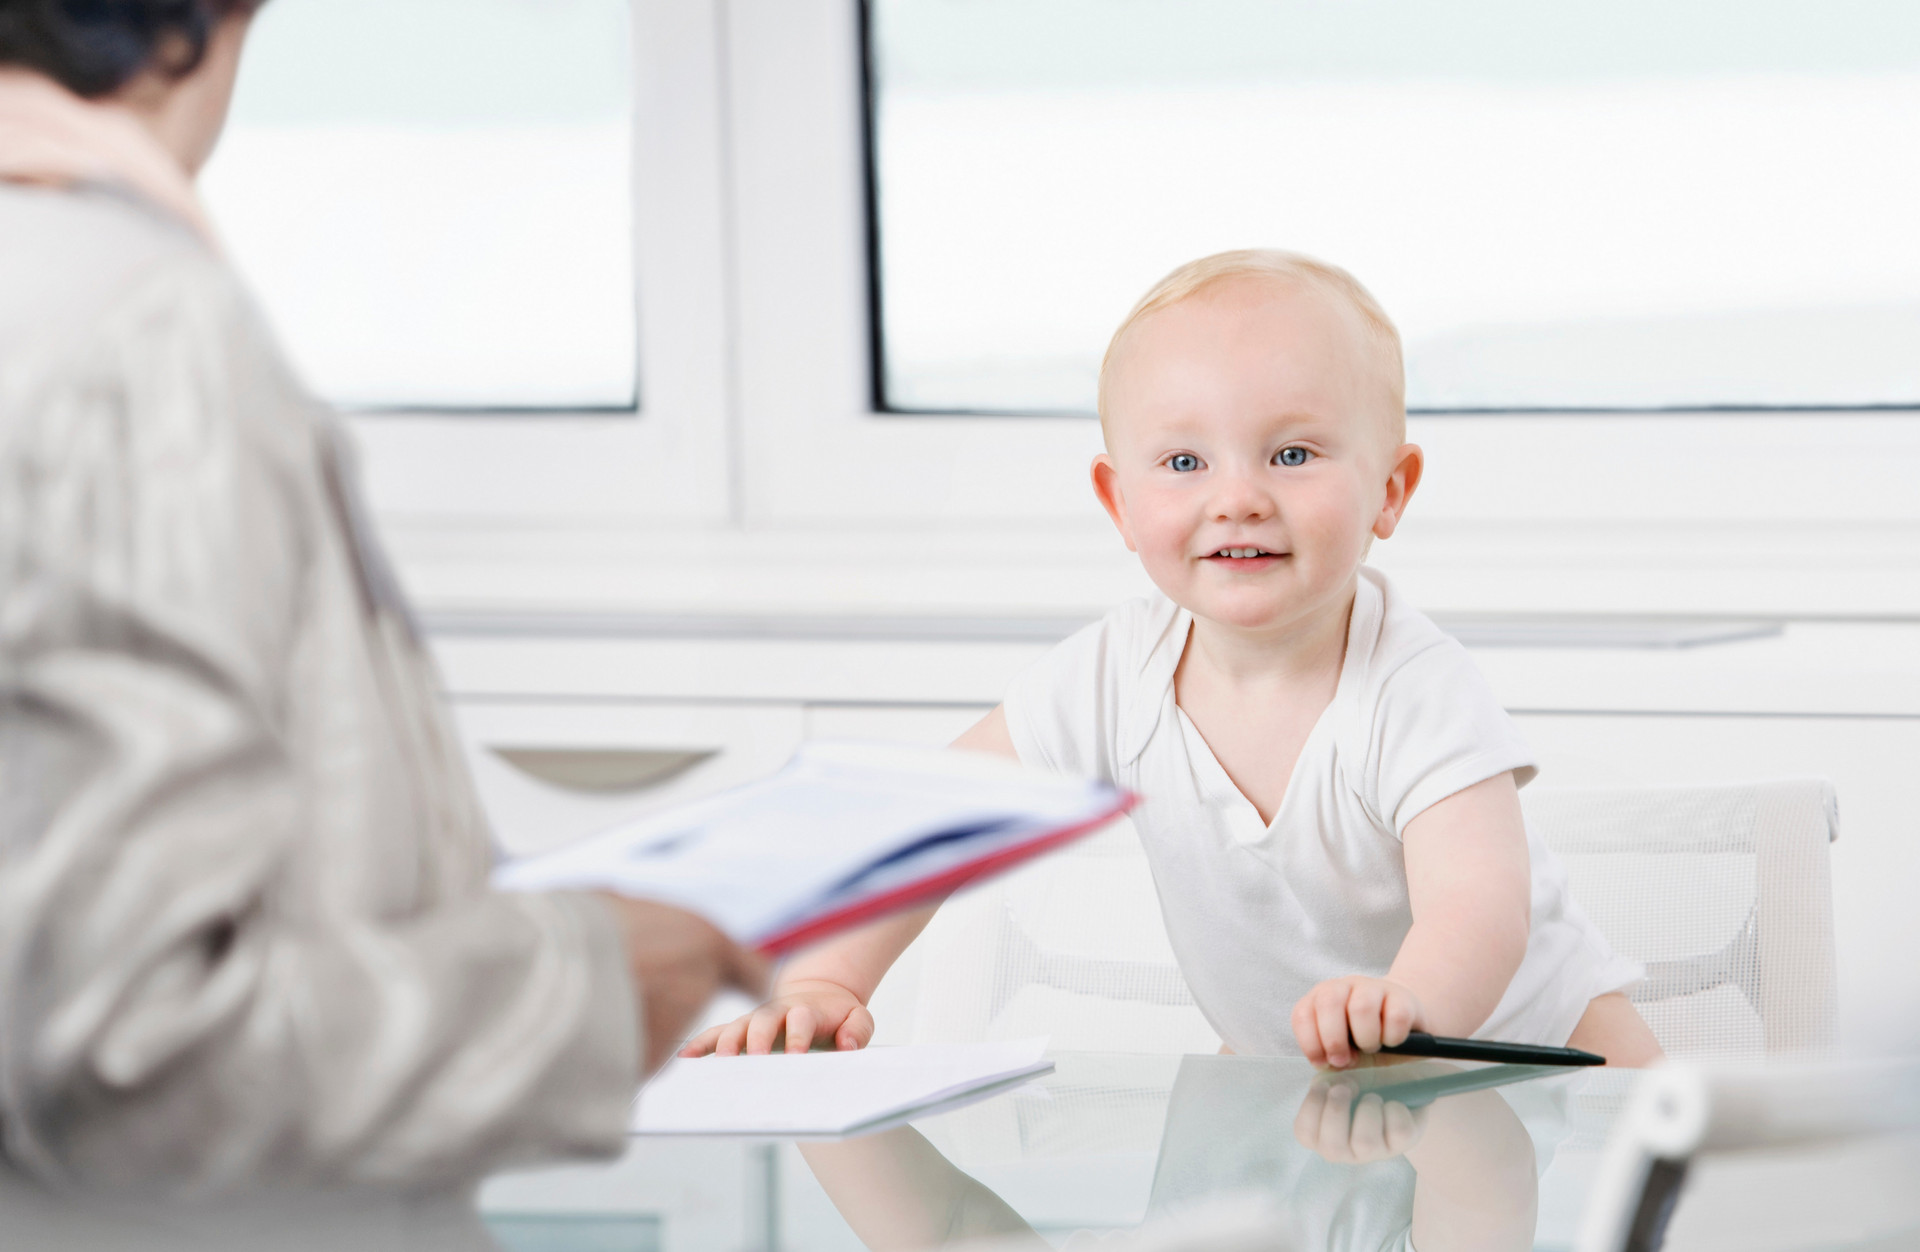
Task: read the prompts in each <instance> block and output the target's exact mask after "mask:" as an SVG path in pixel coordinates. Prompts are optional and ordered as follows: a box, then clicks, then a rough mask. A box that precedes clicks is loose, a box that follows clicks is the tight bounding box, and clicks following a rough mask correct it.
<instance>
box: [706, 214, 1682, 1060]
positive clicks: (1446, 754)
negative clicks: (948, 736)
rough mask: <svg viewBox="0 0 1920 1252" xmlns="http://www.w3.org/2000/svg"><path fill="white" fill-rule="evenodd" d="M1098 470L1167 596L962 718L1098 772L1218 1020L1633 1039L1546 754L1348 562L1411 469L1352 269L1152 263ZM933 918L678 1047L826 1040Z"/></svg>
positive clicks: (1256, 259) (1395, 365)
mask: <svg viewBox="0 0 1920 1252" xmlns="http://www.w3.org/2000/svg"><path fill="white" fill-rule="evenodd" d="M1100 418H1101V425H1102V431H1103V433H1104V435H1105V437H1106V448H1107V451H1106V452H1105V453H1104V454H1103V455H1101V456H1099V457H1097V458H1095V460H1094V463H1093V489H1094V492H1095V493H1096V494H1097V495H1098V496H1099V498H1100V502H1101V504H1103V505H1104V506H1105V507H1106V510H1107V512H1108V514H1110V515H1111V516H1112V518H1113V522H1114V525H1115V526H1116V527H1118V528H1119V531H1120V534H1121V536H1122V537H1123V538H1124V539H1125V540H1126V543H1127V547H1128V548H1130V549H1131V550H1133V551H1134V552H1136V553H1138V554H1139V557H1140V561H1141V564H1142V565H1143V566H1144V567H1145V568H1146V572H1147V574H1148V576H1149V577H1150V578H1151V579H1152V580H1153V582H1154V585H1155V586H1156V587H1158V588H1159V590H1160V592H1161V594H1160V595H1156V596H1152V597H1149V598H1147V599H1144V600H1138V601H1135V602H1132V603H1129V604H1125V605H1122V606H1121V607H1120V608H1118V609H1115V610H1114V611H1113V612H1112V613H1109V614H1108V615H1107V616H1106V617H1105V618H1104V619H1102V620H1101V621H1099V622H1097V623H1095V624H1093V625H1092V626H1089V627H1087V628H1086V629H1084V630H1082V631H1080V632H1079V633H1078V634H1076V635H1074V636H1073V637H1071V638H1069V639H1067V640H1066V641H1065V642H1063V643H1062V644H1060V645H1059V647H1057V648H1055V649H1054V650H1053V651H1052V652H1051V653H1050V654H1049V655H1048V656H1047V657H1045V658H1044V659H1043V660H1041V661H1040V662H1039V663H1038V664H1037V665H1035V666H1034V667H1033V668H1032V669H1030V670H1028V671H1027V672H1026V673H1025V674H1023V675H1021V676H1020V677H1019V678H1018V679H1017V680H1015V682H1014V684H1013V687H1012V688H1011V690H1009V691H1008V693H1007V696H1006V699H1005V702H1004V703H1002V704H1001V705H1000V707H999V708H997V709H995V710H994V711H993V712H992V713H990V714H988V715H987V716H986V717H985V718H983V719H982V720H981V721H980V722H979V724H978V725H976V726H974V727H973V728H972V729H971V730H969V731H967V733H966V734H964V735H962V736H961V737H960V738H959V739H958V740H957V741H956V742H955V746H956V747H961V748H972V749H978V750H985V751H992V752H1001V753H1005V754H1007V755H1010V756H1016V757H1018V758H1019V759H1020V760H1021V761H1023V762H1025V763H1027V764H1028V765H1033V766H1039V767H1042V768H1046V769H1051V770H1057V771H1062V772H1067V773H1074V774H1083V775H1097V776H1099V777H1102V778H1107V779H1111V780H1113V781H1114V782H1116V783H1119V784H1120V785H1122V786H1124V787H1127V788H1129V789H1130V790H1132V791H1135V792H1137V793H1138V794H1140V795H1141V796H1143V797H1145V800H1144V802H1143V803H1142V804H1141V806H1140V807H1139V808H1138V809H1136V810H1135V812H1134V815H1133V821H1134V825H1135V827H1136V829H1137V830H1138V831H1139V834H1140V839H1141V842H1142V843H1143V844H1144V845H1145V848H1146V853H1147V858H1148V861H1149V863H1150V865H1151V867H1152V870H1153V877H1154V882H1155V885H1156V887H1157V888H1158V891H1159V895H1160V903H1161V908H1162V910H1163V912H1164V914H1165V919H1166V926H1167V932H1168V935H1169V936H1170V938H1171V939H1172V942H1173V949H1174V952H1175V954H1176V955H1177V956H1178V958H1179V962H1180V968H1181V971H1182V972H1183V973H1184V974H1185V976H1186V979H1187V983H1188V985H1189V986H1190V988H1191V989H1192V992H1193V997H1194V999H1195V1001H1196V1002H1197V1003H1198V1004H1199V1006H1200V1008H1201V1010H1202V1011H1203V1012H1204V1013H1205V1014H1206V1016H1207V1019H1208V1020H1209V1021H1210V1022H1211V1023H1212V1024H1213V1026H1214V1029H1215V1030H1217V1031H1218V1032H1219V1034H1220V1036H1221V1038H1222V1039H1223V1040H1224V1041H1225V1043H1226V1046H1227V1047H1228V1048H1229V1049H1230V1050H1232V1051H1235V1052H1242V1053H1276V1052H1285V1051H1289V1050H1291V1049H1292V1048H1293V1047H1298V1049H1299V1051H1300V1052H1302V1053H1303V1054H1305V1056H1306V1057H1307V1059H1308V1060H1310V1061H1312V1062H1313V1063H1314V1064H1316V1065H1328V1066H1333V1067H1335V1068H1340V1067H1344V1066H1347V1065H1350V1064H1352V1063H1354V1061H1355V1059H1356V1057H1355V1052H1356V1050H1358V1052H1361V1053H1367V1052H1373V1051H1376V1050H1378V1049H1379V1048H1380V1047H1381V1046H1382V1045H1391V1044H1395V1043H1399V1042H1401V1041H1402V1040H1404V1039H1405V1038H1406V1036H1407V1033H1408V1032H1409V1031H1411V1030H1425V1031H1429V1032H1431V1033H1433V1034H1440V1035H1480V1036H1483V1037H1487V1038H1497V1039H1507V1040H1515V1041H1520V1042H1528V1043H1545V1044H1556V1045H1558V1044H1567V1045H1570V1046H1572V1047H1577V1048H1584V1049H1587V1050H1589V1051H1593V1052H1598V1053H1600V1054H1602V1055H1604V1056H1606V1057H1607V1058H1608V1059H1609V1060H1610V1061H1611V1062H1612V1063H1614V1064H1625V1065H1643V1064H1647V1063H1649V1062H1651V1061H1653V1060H1655V1059H1657V1058H1658V1056H1659V1055H1660V1052H1659V1046H1658V1044H1657V1043H1656V1042H1655V1041H1654V1038H1653V1035H1652V1032H1651V1031H1649V1030H1648V1029H1647V1027H1646V1025H1645V1024H1644V1023H1643V1022H1642V1021H1641V1020H1640V1017H1639V1015H1638V1014H1637V1013H1636V1012H1635V1011H1634V1009H1633V1007H1632V1005H1631V1004H1629V1003H1628V1001H1627V998H1626V996H1625V995H1624V994H1622V991H1623V989H1624V988H1625V987H1626V986H1628V985H1630V984H1631V983H1633V982H1634V981H1635V980H1636V979H1637V978H1638V977H1640V973H1641V971H1640V970H1639V968H1638V967H1637V966H1636V965H1634V964H1633V963H1631V962H1629V961H1626V960H1624V959H1622V958H1620V957H1619V956H1617V955H1615V954H1614V953H1613V952H1612V951H1611V950H1610V949H1609V948H1608V946H1607V942H1606V940H1605V939H1604V938H1602V937H1601V935H1600V932H1599V931H1598V930H1597V929H1596V928H1595V927H1594V925H1593V924H1592V922H1590V921H1589V920H1588V919H1587V918H1586V916H1585V915H1584V914H1583V913H1582V912H1581V911H1580V910H1579V908H1578V907H1577V906H1576V905H1575V904H1574V903H1573V901H1572V900H1571V899H1570V898H1569V897H1568V895H1567V889H1566V878H1565V875H1564V873H1563V872H1562V870H1561V868H1560V867H1559V865H1558V864H1557V863H1556V862H1555V860H1554V859H1553V857H1552V855H1551V854H1550V853H1549V852H1548V851H1547V850H1546V848H1545V847H1544V846H1543V845H1542V844H1541V843H1540V842H1539V841H1538V840H1537V839H1536V838H1532V837H1530V836H1529V833H1528V831H1527V828H1526V824H1525V822H1524V820H1523V819H1522V816H1521V810H1520V799H1519V788H1520V787H1521V786H1522V785H1524V784H1525V783H1526V782H1527V781H1528V780H1529V779H1531V778H1532V777H1533V775H1534V772H1535V770H1534V758H1533V754H1532V753H1531V752H1530V751H1529V750H1528V748H1527V745H1526V743H1525V742H1524V741H1523V740H1522V739H1521V737H1520V733H1519V731H1518V729H1517V728H1516V727H1515V726H1514V724H1513V722H1512V721H1511V720H1510V719H1509V718H1508V717H1507V715H1506V713H1505V711H1504V710H1502V708H1501V707H1500V705H1499V703H1498V702H1497V701H1496V700H1495V699H1494V698H1493V695H1492V693H1491V692H1490V691H1489V690H1488V688H1487V686H1486V684H1485V682H1484V680H1483V679H1482V678H1481V676H1480V674H1479V673H1478V671H1476V670H1475V668H1474V666H1473V662H1472V661H1471V660H1470V659H1469V658H1468V656H1467V653H1466V651H1465V650H1464V649H1463V648H1462V647H1461V646H1460V645H1459V644H1458V643H1456V642H1454V641H1453V640H1452V639H1451V638H1449V637H1448V636H1447V635H1445V634H1443V633H1442V632H1441V631H1440V630H1439V628H1438V627H1436V626H1435V625H1434V624H1433V623H1432V622H1431V621H1430V620H1429V619H1428V618H1426V617H1425V616H1424V615H1422V614H1421V613H1420V612H1419V611H1418V610H1417V609H1415V608H1413V607H1412V606H1411V605H1409V604H1408V603H1407V602H1406V601H1405V600H1404V599H1403V598H1401V596H1400V594H1399V593H1398V592H1397V591H1395V590H1394V588H1393V586H1392V584H1390V583H1389V582H1388V581H1387V580H1386V579H1385V578H1384V577H1383V576H1382V575H1380V574H1379V573H1378V572H1376V571H1375V570H1372V569H1370V568H1368V567H1367V566H1366V565H1364V564H1363V563H1362V562H1363V561H1364V559H1365V557H1366V554H1367V549H1368V546H1369V545H1370V544H1371V543H1372V541H1373V540H1374V539H1375V538H1379V539H1385V538H1387V537H1388V536H1390V535H1392V534H1393V532H1394V530H1395V529H1396V528H1397V527H1398V526H1399V525H1400V519H1401V518H1402V516H1403V515H1404V514H1405V512H1406V508H1407V503H1408V501H1409V500H1410V499H1411V498H1412V497H1413V493H1414V489H1415V488H1416V487H1418V486H1419V484H1420V476H1421V471H1422V466H1423V461H1422V455H1421V451H1420V449H1419V448H1418V447H1416V446H1415V445H1413V444H1410V443H1407V442H1405V438H1406V409H1405V400H1404V382H1403V370H1402V366H1401V357H1400V341H1399V336H1398V334H1397V333H1396V331H1395V330H1394V328H1393V324H1392V322H1390V321H1389V320H1388V318H1387V316H1386V314H1385V313H1384V312H1383V311H1382V310H1381V308H1380V306H1379V305H1378V304H1377V303H1376V302H1375V301H1374V299H1373V297H1372V296H1371V295H1370V294H1369V293H1368V292H1367V291H1366V289H1365V288H1363V287H1362V286H1361V285H1360V284H1359V283H1358V282H1357V281H1355V280H1354V278H1353V277H1352V276H1351V275H1349V274H1347V273H1346V272H1345V271H1344V270H1340V269H1336V268H1334V267H1332V266H1328V265H1324V264H1321V263H1319V262H1317V261H1313V260H1310V259H1308V258H1306V257H1302V256H1298V255H1294V254H1291V253H1285V252H1272V251H1247V252H1228V253H1222V254H1220V255H1218V256H1211V257H1207V258H1204V259H1202V260H1199V261H1195V262H1192V263H1191V264H1188V265H1185V266H1183V267H1181V268H1180V269H1178V270H1176V271H1174V272H1173V273H1172V274H1170V275H1168V276H1167V277H1166V278H1165V279H1163V280H1161V282H1160V283H1159V284H1158V285H1157V286H1155V287H1154V288H1153V290H1151V291H1150V292H1148V293H1147V295H1146V296H1145V297H1144V298H1143V299H1142V300H1141V301H1140V303H1139V304H1138V305H1137V306H1135V308H1134V310H1133V312H1132V313H1130V314H1129V315H1128V316H1127V319H1126V320H1125V322H1123V323H1122V324H1121V326H1120V329H1119V330H1118V331H1117V332H1115V334H1114V337H1113V340H1112V343H1111V344H1110V346H1109V347H1108V349H1107V356H1106V360H1105V361H1104V363H1103V364H1102V367H1101V372H1100ZM931 916H932V909H924V910H921V911H919V912H916V913H911V914H902V915H900V916H898V917H896V918H892V919H889V920H887V921H885V922H881V923H879V924H877V925H875V926H872V927H868V928H866V929H864V930H861V931H858V932H855V933H852V934H850V935H847V936H845V937H843V938H841V939H839V940H837V941H835V942H833V943H830V944H827V945H824V946H822V947H821V948H818V949H815V950H814V951H811V952H809V953H806V954H804V955H803V956H801V957H798V958H796V959H795V960H794V961H793V962H792V963H791V964H790V965H789V966H788V968H787V969H786V971H785V972H784V974H783V976H782V978H781V980H780V983H779V985H778V986H777V987H776V989H775V996H774V998H773V999H772V1000H770V1001H769V1002H768V1003H767V1004H766V1005H763V1006H762V1007H761V1008H759V1009H757V1010H755V1011H754V1012H753V1013H751V1014H748V1015H747V1016H745V1017H742V1018H740V1019H739V1020H738V1021H735V1022H733V1023H731V1024H729V1025H726V1026H720V1027H715V1028H714V1029H712V1030H709V1031H707V1032H705V1033H704V1034H702V1035H700V1036H698V1037H697V1038H695V1039H694V1040H692V1041H691V1042H690V1043H689V1044H688V1046H687V1048H686V1049H685V1053H684V1054H685V1055H700V1054H702V1053H705V1052H709V1051H718V1052H721V1053H726V1054H733V1053H738V1052H741V1051H747V1052H765V1051H768V1050H770V1049H772V1048H774V1047H776V1046H782V1045H784V1047H785V1049H786V1050H787V1051H790V1052H797V1051H803V1050H805V1049H807V1048H808V1047H809V1046H811V1045H812V1044H813V1043H814V1042H815V1041H816V1040H819V1041H822V1042H824V1041H826V1040H829V1039H830V1040H831V1041H832V1042H833V1044H834V1045H835V1046H838V1047H841V1048H857V1047H861V1046H863V1045H865V1043H866V1042H867V1041H868V1039H870V1038H871V1037H872V1034H873V1019H872V1017H871V1016H870V1015H869V1014H868V1012H867V1010H866V1007H865V1006H866V1002H867V1000H868V998H869V997H870V996H871V995H872V993H873V990H874V988H875V987H876V986H877V985H878V984H879V981H880V978H881V976H882V975H883V974H884V973H885V972H886V970H887V968H888V967H889V966H890V965H891V964H892V963H893V961H894V960H895V958H897V957H898V956H899V954H900V953H901V951H903V950H904V949H905V947H906V946H907V944H908V943H910V942H912V940H913V938H914V936H915V935H917V934H918V933H919V932H920V930H921V929H922V928H923V927H924V926H925V925H926V923H927V920H928V919H929V918H930V917H931Z"/></svg>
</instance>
